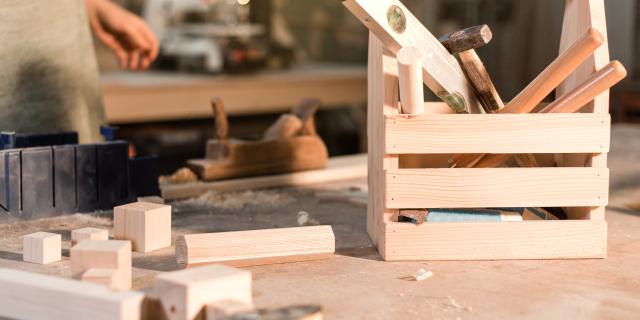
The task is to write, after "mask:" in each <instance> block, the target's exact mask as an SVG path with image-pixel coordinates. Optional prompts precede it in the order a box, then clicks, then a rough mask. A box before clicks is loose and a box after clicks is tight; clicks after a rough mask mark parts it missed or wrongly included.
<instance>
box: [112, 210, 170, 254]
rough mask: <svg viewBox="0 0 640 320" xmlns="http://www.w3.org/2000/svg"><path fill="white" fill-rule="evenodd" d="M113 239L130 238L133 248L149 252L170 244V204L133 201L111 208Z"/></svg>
mask: <svg viewBox="0 0 640 320" xmlns="http://www.w3.org/2000/svg"><path fill="white" fill-rule="evenodd" d="M113 224H114V232H113V237H114V238H115V239H125V240H131V242H132V243H133V250H135V251H138V252H149V251H153V250H157V249H162V248H166V247H169V246H171V206H168V205H164V204H159V203H150V202H134V203H130V204H126V205H122V206H118V207H115V208H114V209H113Z"/></svg>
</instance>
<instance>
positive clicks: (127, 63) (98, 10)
mask: <svg viewBox="0 0 640 320" xmlns="http://www.w3.org/2000/svg"><path fill="white" fill-rule="evenodd" d="M85 5H86V7H87V14H88V18H89V24H90V25H91V28H92V29H93V32H94V33H95V34H96V36H97V37H98V39H100V41H101V42H102V43H104V44H105V45H106V46H107V47H109V48H110V49H111V50H112V51H113V53H114V54H115V55H116V57H117V58H118V60H119V61H120V66H121V67H122V68H129V69H131V70H139V69H146V68H148V67H149V65H150V64H151V62H153V60H155V59H156V57H157V56H158V47H159V44H158V39H157V38H156V36H155V35H154V34H153V32H152V31H151V30H150V29H149V27H148V26H147V24H146V23H145V22H144V21H143V20H142V19H140V18H139V17H137V16H136V15H134V14H132V13H129V12H128V11H126V10H124V9H123V8H121V7H119V6H118V5H116V4H115V3H112V2H111V1H110V0H85Z"/></svg>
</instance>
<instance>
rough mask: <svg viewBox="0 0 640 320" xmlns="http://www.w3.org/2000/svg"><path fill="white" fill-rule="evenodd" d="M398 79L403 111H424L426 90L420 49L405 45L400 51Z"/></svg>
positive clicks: (420, 112)
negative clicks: (423, 86) (424, 88)
mask: <svg viewBox="0 0 640 320" xmlns="http://www.w3.org/2000/svg"><path fill="white" fill-rule="evenodd" d="M397 59H398V80H399V84H400V104H401V106H402V113H408V114H423V113H424V91H423V90H422V62H423V59H424V55H423V54H422V52H421V51H420V49H418V48H415V47H405V48H402V49H400V51H398V55H397Z"/></svg>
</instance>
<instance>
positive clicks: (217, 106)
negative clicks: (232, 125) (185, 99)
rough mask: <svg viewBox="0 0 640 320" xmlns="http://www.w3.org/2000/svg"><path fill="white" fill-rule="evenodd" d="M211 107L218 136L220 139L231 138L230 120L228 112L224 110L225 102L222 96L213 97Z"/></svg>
mask: <svg viewBox="0 0 640 320" xmlns="http://www.w3.org/2000/svg"><path fill="white" fill-rule="evenodd" d="M211 108H212V109H213V116H214V117H215V121H216V138H217V139H219V140H229V122H228V121H227V113H226V112H225V111H224V102H223V101H222V98H220V97H214V98H212V99H211Z"/></svg>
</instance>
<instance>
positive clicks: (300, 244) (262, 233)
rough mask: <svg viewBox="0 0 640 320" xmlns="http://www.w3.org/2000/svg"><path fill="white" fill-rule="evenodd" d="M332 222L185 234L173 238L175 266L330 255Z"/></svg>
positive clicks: (254, 262) (249, 263)
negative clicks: (329, 224)
mask: <svg viewBox="0 0 640 320" xmlns="http://www.w3.org/2000/svg"><path fill="white" fill-rule="evenodd" d="M334 251H335V236H334V235H333V230H332V229H331V226H309V227H296V228H281V229H264V230H249V231H233V232H217V233H203V234H188V235H184V236H181V237H179V238H178V239H177V240H176V261H177V263H178V267H180V268H187V267H193V266H197V265H203V264H211V263H219V264H226V265H232V266H238V267H240V266H252V265H263V264H272V263H284V262H293V261H306V260H317V259H321V258H326V257H328V256H331V255H333V253H334Z"/></svg>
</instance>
